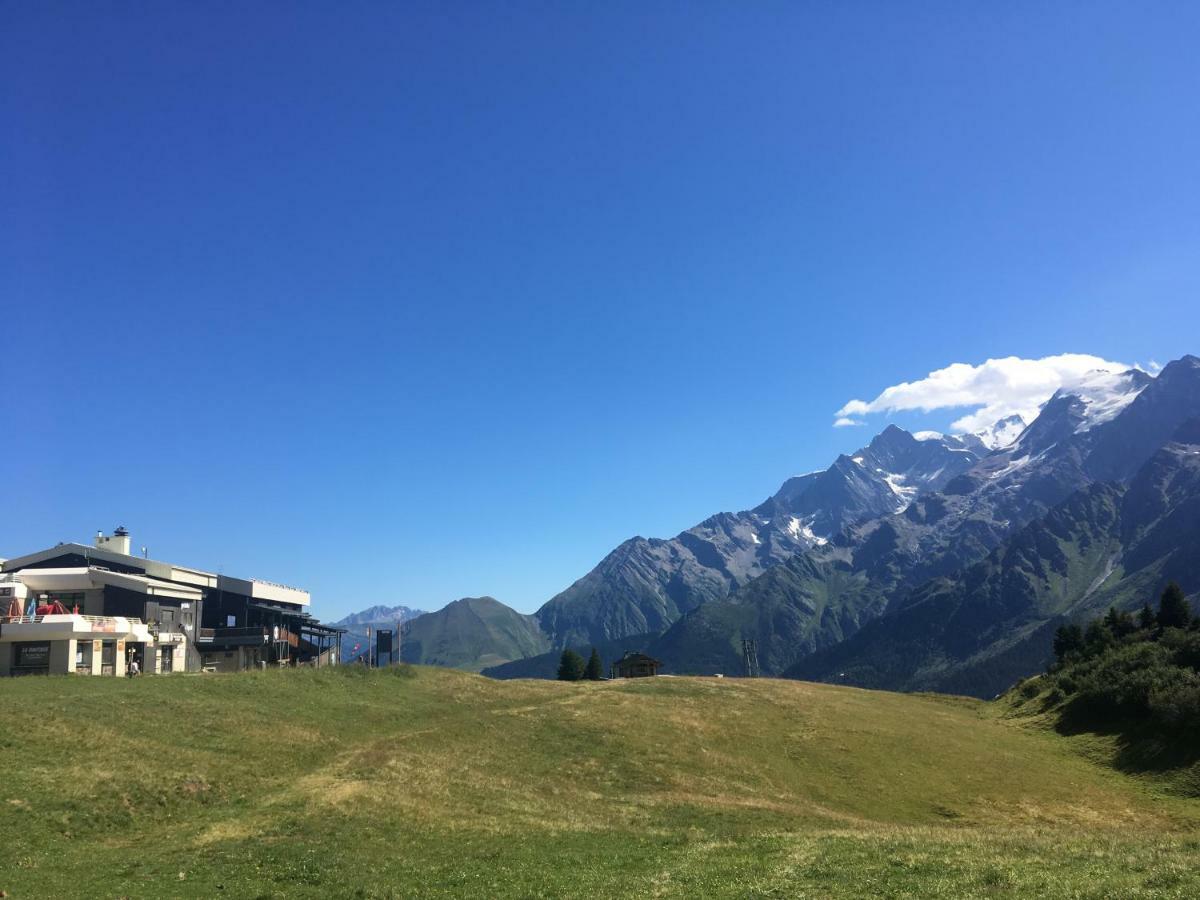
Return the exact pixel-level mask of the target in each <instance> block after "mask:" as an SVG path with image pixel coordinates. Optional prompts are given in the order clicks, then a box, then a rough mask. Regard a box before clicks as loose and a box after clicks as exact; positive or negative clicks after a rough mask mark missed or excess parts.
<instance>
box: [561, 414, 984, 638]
mask: <svg viewBox="0 0 1200 900" xmlns="http://www.w3.org/2000/svg"><path fill="white" fill-rule="evenodd" d="M979 459H980V455H979V452H977V451H976V450H973V449H971V448H970V447H969V446H968V444H967V442H966V441H964V440H963V439H961V438H957V437H950V436H945V435H939V436H937V437H936V438H932V439H926V440H921V441H918V440H917V439H916V438H915V437H914V436H913V435H911V434H909V433H908V432H907V431H904V430H903V429H900V428H897V427H896V426H894V425H893V426H889V427H888V428H886V429H885V430H884V431H883V432H882V433H881V434H879V435H878V436H876V437H875V439H874V440H872V441H871V443H870V444H868V445H867V446H866V447H863V448H862V449H860V450H858V451H857V452H855V453H853V454H851V455H849V456H846V455H842V456H839V457H838V458H837V459H836V460H835V461H834V463H833V465H831V466H830V467H829V468H828V469H825V470H824V471H820V472H811V473H809V474H807V475H800V476H796V477H794V478H789V479H788V480H787V481H786V482H784V484H783V485H782V486H781V487H780V489H779V490H778V491H777V492H776V493H775V494H773V495H772V496H771V497H769V498H768V499H767V500H765V501H764V502H763V503H761V504H759V505H758V506H756V507H755V508H754V509H752V510H747V511H743V512H739V513H720V514H718V515H715V516H712V517H711V518H709V519H706V520H705V521H703V522H701V523H700V524H698V525H696V526H694V527H693V528H689V529H688V530H687V531H684V532H681V533H680V534H678V535H676V536H675V537H674V538H671V539H656V538H643V537H635V538H631V539H630V540H628V541H626V542H625V543H623V544H621V545H620V546H619V547H617V548H616V549H615V550H614V551H613V552H612V553H610V554H609V555H608V556H606V557H605V558H604V559H603V560H602V561H601V562H600V564H599V565H598V566H596V568H595V569H593V570H592V571H591V572H589V573H588V574H587V575H585V576H584V577H583V578H581V579H579V580H578V581H577V582H575V583H574V584H573V585H571V586H570V587H569V588H567V589H566V590H565V591H563V592H562V593H561V594H559V595H557V596H556V597H554V598H553V599H551V600H550V601H549V602H547V603H546V604H545V605H544V606H543V607H542V608H541V609H540V610H539V611H538V613H537V616H538V619H539V621H540V622H541V624H542V628H543V629H545V631H546V632H547V634H548V635H550V637H551V641H552V642H553V643H554V645H555V646H562V645H565V644H569V643H581V644H582V643H587V642H592V643H599V642H602V641H606V640H610V639H612V638H616V637H621V636H624V635H631V634H644V633H655V632H659V631H662V630H663V629H665V628H667V627H669V626H670V625H671V624H672V623H673V622H675V621H676V620H678V619H679V617H680V616H682V615H684V614H685V613H687V612H689V611H690V610H692V609H695V608H696V607H698V606H700V605H701V604H703V603H706V602H710V601H712V600H715V599H719V598H721V597H725V596H726V595H728V594H729V592H730V591H732V590H736V589H737V588H738V587H740V586H741V585H744V584H746V583H747V582H749V581H751V580H752V579H754V578H756V577H758V576H759V575H761V574H763V573H764V572H766V571H768V570H769V569H771V568H773V567H774V566H777V565H779V564H780V563H782V562H783V561H785V560H787V559H789V558H790V557H792V556H794V555H795V554H796V553H798V552H800V551H803V550H807V549H810V548H813V547H820V546H823V545H825V544H827V543H828V542H829V541H830V540H832V539H833V538H834V537H835V536H836V535H838V534H839V533H841V532H842V531H843V530H844V529H846V528H847V527H849V526H851V525H853V524H854V523H857V522H860V521H862V520H865V519H875V518H878V517H879V516H884V515H888V514H891V513H896V512H899V511H901V510H903V509H905V508H907V506H908V504H910V503H911V502H912V501H913V500H914V499H915V498H917V497H918V496H920V495H922V494H923V493H925V492H928V491H936V490H938V489H940V488H942V487H943V486H944V485H945V484H947V483H948V482H949V481H951V480H952V479H953V478H955V477H956V476H958V475H960V474H961V473H963V472H965V471H967V470H969V469H970V468H971V467H972V466H973V465H974V464H975V463H976V462H978V461H979Z"/></svg>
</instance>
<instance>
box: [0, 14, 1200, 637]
mask: <svg viewBox="0 0 1200 900" xmlns="http://www.w3.org/2000/svg"><path fill="white" fill-rule="evenodd" d="M1152 9H1153V12H1151V11H1150V8H1148V7H1147V6H1146V5H1145V4H1139V3H1133V2H1130V3H1123V4H1112V3H1059V4H1046V3H1020V2H1017V3H1003V4H976V3H960V2H949V3H944V4H943V3H932V2H928V3H908V4H901V3H894V2H880V3H853V4H849V3H791V2H789V3H781V4H777V5H776V4H770V3H762V4H742V3H725V4H716V3H698V4H695V3H687V4H683V3H680V4H669V3H644V2H631V3H605V4H591V3H570V2H556V3H503V4H499V3H497V4H486V3H460V4H444V3H431V4H428V5H425V4H420V3H415V2H407V3H346V4H334V3H320V4H293V3H269V2H259V3H250V4H237V3H184V2H175V3H113V4H110V3H100V2H95V3H91V2H87V3H84V2H79V3H73V4H58V3H53V2H45V0H38V2H8V3H4V4H3V5H2V6H0V84H2V85H3V87H2V88H0V306H2V310H0V312H2V319H0V322H2V323H3V343H4V352H3V354H2V357H0V358H2V360H3V361H2V362H0V376H2V379H0V384H2V386H3V392H4V405H3V408H4V423H5V424H4V429H3V430H4V448H3V450H2V451H0V483H2V484H3V485H4V492H3V493H4V502H3V508H4V515H3V517H2V518H0V556H10V555H16V554H19V553H24V552H29V551H31V550H33V549H38V548H41V547H44V546H47V545H50V544H53V543H55V542H57V541H64V540H86V539H87V538H88V537H89V535H91V534H93V533H94V532H95V530H96V529H99V528H104V529H110V528H112V527H113V526H115V525H117V524H124V525H126V526H127V527H129V528H130V529H131V530H132V531H133V535H134V542H135V543H136V544H138V545H141V544H143V543H144V544H148V545H149V547H150V549H151V555H152V556H155V557H158V558H162V559H168V560H172V561H177V562H181V563H185V564H192V565H197V566H205V567H211V568H217V567H221V568H223V569H224V571H226V572H228V573H231V574H240V575H246V576H257V577H264V578H270V579H273V580H277V581H285V582H289V583H294V584H299V585H302V586H304V587H307V588H309V589H310V590H312V591H313V594H314V602H315V606H316V611H317V612H318V613H319V614H323V615H326V616H329V617H334V616H337V615H341V614H342V613H344V612H348V611H350V610H353V609H358V608H361V607H365V606H367V605H370V604H373V603H377V602H378V603H406V604H409V605H413V606H420V607H423V608H436V607H439V606H441V605H443V604H444V603H446V602H448V601H450V600H453V599H455V598H457V597H460V596H464V595H477V594H483V593H490V594H492V595H494V596H496V597H498V598H499V599H501V600H503V601H505V602H508V603H510V604H512V605H514V606H516V607H517V608H519V609H522V610H527V611H529V610H533V609H535V608H536V607H537V606H538V605H540V604H541V603H542V602H543V601H545V600H546V599H548V598H549V597H550V596H551V595H553V594H554V593H556V592H557V591H558V590H560V589H562V588H563V587H565V586H567V585H568V584H569V583H570V582H571V581H573V580H574V579H575V578H577V577H579V576H581V575H582V574H584V573H585V572H586V571H587V570H588V569H589V568H591V566H593V565H594V564H595V563H596V562H597V561H599V559H600V558H601V557H602V556H603V555H604V554H605V553H606V552H607V551H608V550H609V549H611V548H612V547H613V546H615V545H616V544H617V543H619V542H620V541H621V540H622V539H624V538H626V537H629V536H631V535H634V534H643V535H655V536H670V535H673V534H674V533H676V532H677V531H679V530H681V529H682V528H685V527H687V526H689V525H691V524H693V523H695V522H696V521H698V520H700V519H702V518H704V517H705V516H707V515H709V514H711V513H713V512H716V511H718V510H724V509H741V508H745V507H747V506H750V505H753V504H755V503H757V502H759V501H760V500H761V499H763V498H764V497H765V496H766V495H768V494H769V493H771V492H772V491H773V490H774V489H775V488H776V487H777V486H778V484H779V483H780V481H782V480H783V478H785V477H786V476H788V475H791V474H793V473H795V472H799V471H805V470H809V469H813V468H817V467H821V466H824V465H825V464H827V463H828V462H829V461H830V460H831V459H832V457H833V456H834V455H835V454H836V453H837V452H839V451H842V450H849V449H852V448H854V447H856V446H858V445H859V444H861V443H863V442H864V441H865V440H867V439H868V438H869V437H870V433H871V432H872V431H874V430H875V429H874V427H872V428H870V429H861V428H860V429H853V428H840V429H834V428H832V427H831V422H832V414H833V412H834V411H835V410H836V409H837V408H838V407H840V406H841V405H842V404H843V403H844V402H845V401H846V400H848V399H850V398H852V397H863V398H870V397H873V396H875V395H876V394H877V393H878V392H879V391H880V390H882V389H883V388H884V387H887V386H888V385H891V384H895V383H896V382H898V381H903V380H909V379H913V378H920V377H921V376H923V375H924V374H925V373H927V372H929V371H930V370H931V369H935V368H939V367H941V366H944V365H947V364H949V363H952V362H970V363H979V362H982V361H983V360H985V359H987V358H989V357H995V356H1006V355H1010V354H1012V355H1018V356H1023V357H1040V356H1044V355H1048V354H1056V353H1062V352H1067V351H1072V352H1082V353H1093V354H1098V355H1100V356H1104V357H1106V358H1108V359H1115V360H1124V361H1148V360H1150V359H1157V360H1159V361H1166V360H1167V359H1169V358H1173V357H1177V356H1179V355H1181V354H1183V353H1185V352H1200V311H1198V310H1200V302H1198V291H1197V288H1198V287H1200V177H1198V175H1200V168H1198V162H1197V161H1198V160H1200V119H1198V117H1197V116H1196V102H1197V97H1198V96H1200V54H1198V53H1197V52H1196V48H1197V46H1200V5H1198V4H1195V3H1178V4H1171V3H1158V4H1153V5H1152ZM953 417H954V415H953V413H952V412H951V411H946V412H945V413H944V414H931V415H928V416H919V415H910V414H906V415H905V416H903V417H901V418H900V419H898V420H897V421H899V422H900V424H904V425H906V426H909V427H937V426H939V425H943V426H944V425H945V424H946V423H947V422H949V421H950V420H951V419H952V418H953ZM880 424H882V420H880V421H877V422H873V423H872V425H873V426H874V425H880Z"/></svg>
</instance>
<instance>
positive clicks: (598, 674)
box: [583, 647, 604, 681]
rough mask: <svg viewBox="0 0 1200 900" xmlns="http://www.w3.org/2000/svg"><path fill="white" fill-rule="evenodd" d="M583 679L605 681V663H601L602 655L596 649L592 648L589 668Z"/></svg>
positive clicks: (584, 672)
mask: <svg viewBox="0 0 1200 900" xmlns="http://www.w3.org/2000/svg"><path fill="white" fill-rule="evenodd" d="M583 677H584V678H586V679H587V680H588V681H603V680H604V663H603V662H601V660H600V653H599V651H598V650H597V649H596V648H595V647H593V648H592V655H591V656H589V657H588V661H587V668H586V669H584V670H583Z"/></svg>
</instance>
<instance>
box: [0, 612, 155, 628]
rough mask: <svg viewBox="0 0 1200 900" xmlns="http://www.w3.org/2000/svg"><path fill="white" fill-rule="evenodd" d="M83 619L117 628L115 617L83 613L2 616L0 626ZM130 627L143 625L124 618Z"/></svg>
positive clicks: (135, 618) (138, 620)
mask: <svg viewBox="0 0 1200 900" xmlns="http://www.w3.org/2000/svg"><path fill="white" fill-rule="evenodd" d="M67 618H70V619H83V620H84V621H85V622H88V623H89V624H92V625H107V626H111V627H114V628H115V627H116V624H117V620H116V618H115V617H113V616H85V615H83V614H82V613H49V614H48V615H44V616H0V624H4V625H38V624H40V623H42V622H44V621H46V620H47V619H51V620H57V619H67ZM121 618H123V619H124V620H125V621H126V622H128V623H129V624H130V625H141V624H142V620H141V619H139V618H137V617H135V616H122V617H121Z"/></svg>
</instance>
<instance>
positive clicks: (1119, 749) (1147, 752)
mask: <svg viewBox="0 0 1200 900" xmlns="http://www.w3.org/2000/svg"><path fill="white" fill-rule="evenodd" d="M1055 731H1057V732H1058V733H1059V734H1061V735H1063V736H1066V737H1070V736H1076V735H1084V734H1095V735H1104V736H1106V737H1113V738H1115V739H1116V753H1115V754H1114V756H1113V758H1112V766H1113V767H1114V768H1115V769H1117V770H1119V771H1121V772H1124V773H1126V774H1129V775H1140V774H1152V775H1166V774H1172V773H1181V774H1183V773H1185V771H1186V770H1189V769H1194V770H1196V771H1194V772H1192V773H1191V774H1190V777H1186V778H1184V779H1183V781H1182V783H1181V784H1179V788H1180V789H1181V790H1183V791H1185V792H1186V793H1187V794H1188V795H1189V796H1200V766H1198V765H1197V763H1200V741H1197V740H1196V739H1195V735H1194V734H1192V733H1190V732H1183V731H1180V732H1171V731H1167V730H1161V729H1156V728H1154V726H1152V725H1151V724H1150V723H1148V722H1146V721H1144V720H1141V719H1134V718H1115V719H1114V718H1108V717H1105V716H1101V715H1097V714H1096V713H1095V712H1093V711H1091V710H1089V709H1087V708H1086V707H1084V706H1082V705H1080V704H1079V703H1068V704H1067V705H1066V706H1065V707H1064V708H1063V710H1062V712H1061V713H1060V714H1059V718H1058V722H1057V724H1056V725H1055Z"/></svg>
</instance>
